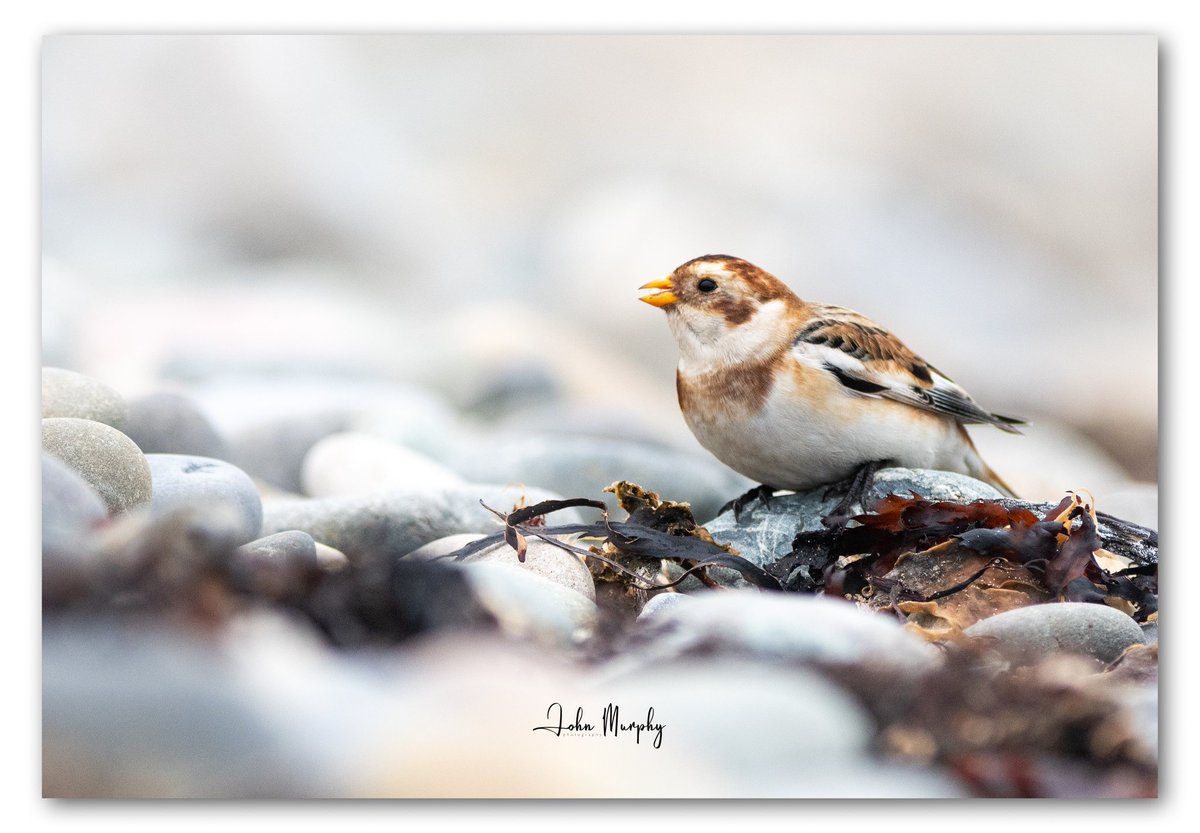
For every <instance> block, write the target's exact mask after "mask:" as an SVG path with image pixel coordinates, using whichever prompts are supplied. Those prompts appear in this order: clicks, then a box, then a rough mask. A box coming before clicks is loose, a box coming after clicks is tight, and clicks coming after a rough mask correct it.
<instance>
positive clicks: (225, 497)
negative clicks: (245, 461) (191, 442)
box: [146, 454, 263, 542]
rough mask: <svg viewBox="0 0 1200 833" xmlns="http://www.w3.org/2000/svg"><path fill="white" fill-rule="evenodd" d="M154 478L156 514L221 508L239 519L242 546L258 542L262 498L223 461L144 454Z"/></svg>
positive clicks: (242, 474) (247, 479)
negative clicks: (196, 508) (228, 510)
mask: <svg viewBox="0 0 1200 833" xmlns="http://www.w3.org/2000/svg"><path fill="white" fill-rule="evenodd" d="M146 460H147V461H148V462H149V464H150V471H151V473H152V475H153V482H154V487H153V488H154V492H153V495H154V497H153V504H152V508H153V511H154V512H155V514H159V515H162V514H166V513H169V512H172V511H174V510H176V509H183V508H187V507H198V506H203V505H205V504H221V505H224V506H228V507H230V508H233V509H235V510H236V511H237V513H238V516H239V517H240V518H241V532H240V533H239V538H240V539H241V541H242V542H246V541H252V540H254V539H255V538H257V537H258V536H259V534H260V530H261V529H262V520H263V508H262V498H261V497H260V496H259V493H258V489H257V487H255V485H254V481H253V480H251V479H250V477H249V475H247V474H246V473H245V472H244V471H242V470H241V469H239V468H238V467H237V466H234V465H232V464H230V463H226V462H225V461H223V460H215V459H213V458H211V457H197V456H193V455H188V454H147V455H146Z"/></svg>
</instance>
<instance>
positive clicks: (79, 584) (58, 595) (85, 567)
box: [42, 452, 108, 605]
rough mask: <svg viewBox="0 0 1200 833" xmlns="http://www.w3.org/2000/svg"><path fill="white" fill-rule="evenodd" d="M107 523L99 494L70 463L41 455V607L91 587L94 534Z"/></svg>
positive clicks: (104, 508) (106, 510)
mask: <svg viewBox="0 0 1200 833" xmlns="http://www.w3.org/2000/svg"><path fill="white" fill-rule="evenodd" d="M107 517H108V508H107V507H106V506H105V505H104V501H103V500H102V499H101V498H100V495H98V494H97V493H96V490H95V489H93V488H92V487H91V486H89V485H88V484H87V481H85V480H84V479H83V478H82V477H80V476H79V474H78V473H77V472H76V471H75V470H74V469H72V468H71V467H70V466H68V465H67V464H66V463H64V462H62V461H61V460H59V459H58V458H57V457H53V456H51V455H50V454H47V453H45V452H42V601H43V604H44V605H53V604H55V603H56V602H59V601H67V600H69V599H71V598H73V597H76V596H78V595H80V594H81V593H83V592H84V591H85V590H86V588H87V587H88V585H89V583H90V565H91V563H92V560H93V557H94V551H95V545H94V542H93V540H92V534H91V533H92V532H93V530H94V528H95V527H96V526H97V525H98V524H100V523H102V522H103V521H104V519H105V518H107Z"/></svg>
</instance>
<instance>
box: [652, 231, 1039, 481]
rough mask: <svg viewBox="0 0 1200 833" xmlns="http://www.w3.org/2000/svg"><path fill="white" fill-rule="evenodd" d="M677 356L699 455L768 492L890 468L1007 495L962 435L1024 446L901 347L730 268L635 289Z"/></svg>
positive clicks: (711, 262) (711, 265)
mask: <svg viewBox="0 0 1200 833" xmlns="http://www.w3.org/2000/svg"><path fill="white" fill-rule="evenodd" d="M641 289H643V290H647V289H648V290H653V291H652V292H651V293H650V294H648V295H644V296H643V297H642V298H641V300H643V301H645V302H646V303H648V304H651V305H653V306H656V307H659V308H661V309H663V310H665V311H666V313H667V323H668V324H669V325H670V327H671V332H672V333H673V334H674V336H675V341H676V343H677V344H678V345H679V366H678V369H677V370H676V374H675V379H676V390H677V392H678V395H679V407H680V409H681V410H682V411H683V416H684V419H685V420H686V421H687V424H688V427H689V428H691V429H692V433H693V434H695V435H696V438H697V439H698V440H699V441H700V443H701V444H702V445H703V446H704V447H705V448H707V449H708V450H709V451H711V452H712V453H713V454H714V455H716V457H717V459H719V460H721V462H723V463H725V464H726V465H727V466H729V467H730V468H732V469H734V470H735V471H737V472H740V473H741V474H744V475H745V476H747V477H749V478H751V479H753V480H754V481H756V482H758V483H761V484H764V485H763V487H762V489H761V490H758V491H759V494H761V495H763V496H764V497H766V496H769V494H770V491H771V490H774V489H789V490H795V491H799V490H803V489H809V488H812V487H814V486H819V485H825V484H832V483H839V482H845V481H848V480H850V479H851V478H854V483H855V484H856V487H857V488H855V489H854V491H858V492H859V495H858V497H859V498H860V497H861V489H862V488H863V485H864V484H863V482H862V479H863V477H864V473H865V477H866V484H865V485H868V486H869V485H870V480H871V479H872V478H873V474H874V469H875V468H877V467H878V466H880V465H885V464H890V465H897V466H903V467H906V468H926V469H942V470H945V471H953V472H960V473H963V474H968V475H971V476H972V477H975V478H978V479H980V480H984V481H986V482H988V483H991V484H992V485H993V486H996V487H997V488H998V489H1000V490H1001V491H1003V492H1005V493H1007V494H1009V495H1012V490H1011V489H1010V488H1009V487H1008V486H1007V485H1006V484H1005V483H1004V481H1003V480H1001V479H1000V478H999V477H998V476H997V475H996V473H995V472H993V471H992V470H991V468H990V467H989V466H988V465H987V464H986V463H985V462H984V461H983V460H982V458H980V456H979V452H977V451H976V450H975V445H974V443H972V442H971V438H970V436H969V435H968V434H967V431H966V429H965V428H964V427H963V426H964V425H970V424H976V423H986V424H988V425H994V426H996V427H997V428H999V429H1000V430H1002V431H1008V432H1011V433H1020V432H1019V431H1017V429H1016V428H1014V427H1013V426H1014V425H1021V424H1024V423H1023V421H1022V420H1019V419H1015V418H1013V417H1007V416H1001V415H999V414H993V413H989V412H988V411H985V410H983V409H982V408H980V407H979V406H978V405H977V404H975V401H974V400H973V399H972V398H971V396H970V395H969V394H968V393H967V392H966V391H965V390H963V389H962V388H960V387H959V386H958V385H956V384H955V383H954V382H952V381H951V380H950V379H949V378H948V377H946V376H945V375H944V374H942V373H941V372H939V371H938V370H937V368H935V367H933V365H931V364H929V363H928V362H926V361H925V360H924V359H922V358H921V357H919V356H918V355H916V354H915V353H913V352H912V350H910V349H908V347H906V346H905V345H904V343H903V342H901V341H900V340H899V339H898V338H896V336H894V335H892V334H891V333H890V332H888V331H887V330H886V329H884V328H883V327H880V326H879V325H878V324H875V323H874V322H873V321H871V320H870V319H868V318H866V317H865V316H863V315H859V314H858V313H857V312H854V311H853V310H849V309H845V308H843V307H835V306H830V305H828V304H817V303H812V302H809V301H803V300H801V299H800V298H798V297H796V295H795V294H794V293H793V292H792V291H791V290H790V289H788V287H787V286H785V285H784V284H783V282H782V281H780V280H779V279H778V278H776V277H775V276H773V275H771V274H768V273H767V272H764V271H763V270H762V269H759V268H758V267H757V266H755V265H753V264H751V263H747V262H746V261H744V260H742V259H740V258H736V257H730V256H728V255H705V256H704V257H698V258H696V259H695V260H689V261H688V262H687V263H685V264H683V265H682V266H680V267H679V268H678V269H676V270H675V271H674V272H672V273H671V274H670V275H669V276H667V277H665V278H662V279H661V280H657V281H651V282H650V283H647V284H645V285H644V286H642V287H641ZM743 497H744V498H745V497H749V495H746V496H743Z"/></svg>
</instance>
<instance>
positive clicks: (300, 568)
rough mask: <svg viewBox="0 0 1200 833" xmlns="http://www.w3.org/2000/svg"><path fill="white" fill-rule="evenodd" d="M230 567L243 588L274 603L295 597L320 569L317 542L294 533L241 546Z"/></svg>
mask: <svg viewBox="0 0 1200 833" xmlns="http://www.w3.org/2000/svg"><path fill="white" fill-rule="evenodd" d="M232 566H233V569H234V572H235V574H236V575H238V576H239V577H240V578H241V580H242V584H243V586H245V587H246V588H248V589H252V590H253V591H255V592H256V593H258V594H259V595H262V596H266V597H268V598H274V599H282V598H287V597H292V596H296V595H297V594H299V593H300V592H302V591H303V589H304V586H305V585H306V584H307V582H308V581H309V580H310V579H311V578H313V577H314V576H315V575H316V574H317V573H318V572H319V571H320V569H321V567H320V563H319V562H318V561H317V545H316V542H315V541H313V539H312V536H311V535H309V534H308V533H307V532H301V531H299V530H296V529H291V530H288V531H286V532H277V533H275V534H274V535H268V536H266V537H264V538H259V539H257V540H254V541H251V542H249V543H247V544H242V545H241V546H240V547H238V548H237V549H236V550H234V551H233V559H232Z"/></svg>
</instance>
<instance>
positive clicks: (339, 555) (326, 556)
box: [309, 536, 350, 573]
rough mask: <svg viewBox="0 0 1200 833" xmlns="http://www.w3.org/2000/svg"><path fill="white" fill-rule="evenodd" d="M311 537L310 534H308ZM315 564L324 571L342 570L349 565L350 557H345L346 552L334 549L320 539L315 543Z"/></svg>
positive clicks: (334, 571)
mask: <svg viewBox="0 0 1200 833" xmlns="http://www.w3.org/2000/svg"><path fill="white" fill-rule="evenodd" d="M309 537H312V536H309ZM315 547H316V556H317V566H319V567H320V568H321V570H322V571H324V572H326V573H336V572H337V571H338V570H343V569H345V568H346V567H349V566H350V559H348V558H347V557H346V553H344V552H342V551H341V550H336V549H334V548H333V547H331V546H329V545H328V544H322V543H321V542H320V541H317V542H316V543H315Z"/></svg>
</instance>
